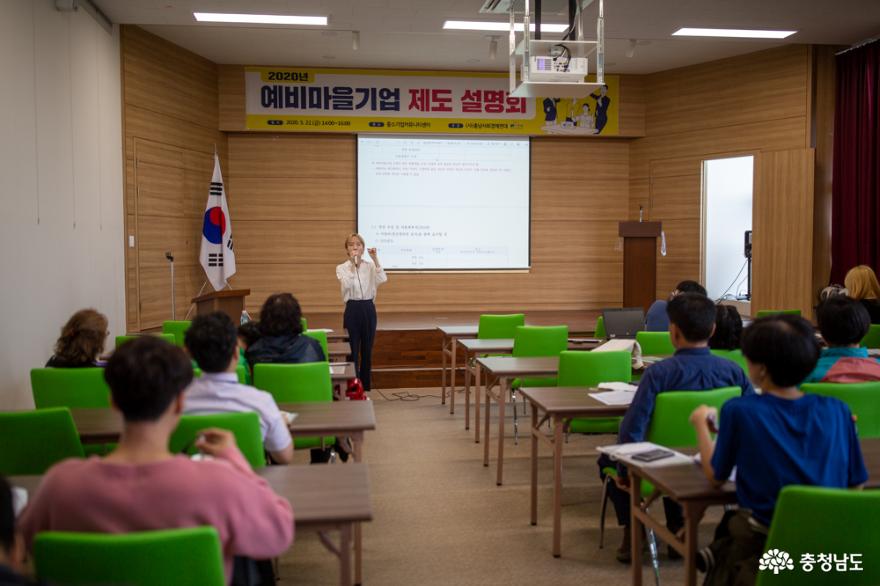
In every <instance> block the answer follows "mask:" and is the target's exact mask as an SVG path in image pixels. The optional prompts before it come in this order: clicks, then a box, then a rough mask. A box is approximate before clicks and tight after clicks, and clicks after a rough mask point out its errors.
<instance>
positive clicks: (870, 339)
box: [862, 324, 880, 348]
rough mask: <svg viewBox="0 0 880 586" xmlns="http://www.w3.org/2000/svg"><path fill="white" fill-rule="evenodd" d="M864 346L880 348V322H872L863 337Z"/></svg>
mask: <svg viewBox="0 0 880 586" xmlns="http://www.w3.org/2000/svg"><path fill="white" fill-rule="evenodd" d="M862 346H865V347H866V348H880V324H871V327H870V328H868V333H867V334H865V337H864V338H862Z"/></svg>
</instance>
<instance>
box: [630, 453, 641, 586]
mask: <svg viewBox="0 0 880 586" xmlns="http://www.w3.org/2000/svg"><path fill="white" fill-rule="evenodd" d="M629 479H630V482H629V506H630V507H631V508H630V518H629V530H630V531H631V532H632V539H631V541H632V584H633V586H642V522H641V521H639V519H638V518H637V517H636V513H635V512H636V511H637V510H638V509H639V507H640V506H641V504H642V503H641V495H642V479H641V478H640V477H639V476H638V474H636V473H635V472H634V471H633V470H632V469H630V470H629Z"/></svg>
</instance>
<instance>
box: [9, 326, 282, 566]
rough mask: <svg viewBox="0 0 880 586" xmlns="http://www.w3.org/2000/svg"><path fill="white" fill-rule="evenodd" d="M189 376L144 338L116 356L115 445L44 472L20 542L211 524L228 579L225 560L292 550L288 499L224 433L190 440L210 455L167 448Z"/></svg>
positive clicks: (171, 350) (176, 358) (111, 375)
mask: <svg viewBox="0 0 880 586" xmlns="http://www.w3.org/2000/svg"><path fill="white" fill-rule="evenodd" d="M192 376H193V375H192V367H191V366H190V362H189V360H188V359H187V357H186V355H185V354H184V352H183V350H181V349H180V348H177V347H175V346H173V345H171V344H169V343H167V342H164V341H162V340H160V339H158V338H154V337H152V336H143V337H140V338H138V339H136V340H134V341H132V342H129V343H127V344H125V345H123V346H121V347H120V348H119V349H117V350H116V352H114V354H113V356H112V357H111V358H110V361H109V362H108V364H107V368H106V371H105V378H106V379H107V383H108V385H109V386H110V390H111V394H112V400H113V405H114V407H115V408H116V409H118V410H119V411H121V412H122V417H123V420H124V425H123V430H122V435H121V437H120V440H119V445H118V447H117V448H116V449H115V450H114V451H113V452H111V453H110V454H109V455H108V456H107V457H105V458H103V459H101V458H98V457H92V458H89V459H87V460H65V461H63V462H61V463H59V464H57V465H55V466H53V467H52V468H51V469H50V470H49V471H48V472H47V473H46V476H45V477H44V478H43V480H42V483H41V484H40V487H39V489H38V490H37V491H36V493H35V494H34V495H32V497H31V500H30V503H29V504H28V506H27V508H26V509H25V510H24V512H23V513H22V517H21V532H22V535H23V536H24V539H25V543H26V544H27V546H28V547H31V546H32V544H33V540H34V536H35V535H36V534H37V533H38V532H39V531H50V530H57V531H93V532H103V533H127V532H130V531H148V530H155V529H170V528H176V527H195V526H200V525H211V526H213V527H215V528H216V529H217V532H218V533H219V535H220V543H221V545H222V548H223V554H224V557H225V566H226V574H227V577H231V569H232V558H233V556H244V557H249V558H255V559H267V558H272V557H274V556H278V555H280V554H281V553H283V552H284V551H285V550H287V548H288V547H290V544H291V542H292V541H293V511H292V510H291V507H290V503H289V502H287V500H285V499H284V498H282V497H280V496H278V495H276V494H275V493H274V492H273V491H272V489H271V488H270V487H269V485H268V484H267V483H266V481H265V480H263V479H261V478H260V477H259V476H257V475H256V474H255V473H254V472H253V470H251V467H250V466H249V465H248V463H247V461H246V460H245V459H244V456H242V454H241V452H240V451H239V450H238V448H237V447H236V445H235V437H234V436H233V435H232V433H230V432H228V431H225V430H220V429H206V430H203V431H202V432H201V436H200V439H199V441H198V442H197V444H196V445H197V447H198V449H199V450H200V451H201V452H202V453H204V454H207V455H210V456H211V457H212V459H206V460H203V461H198V462H196V461H193V460H191V459H190V458H189V457H187V456H184V455H174V454H171V453H169V451H168V440H169V437H170V436H171V433H172V432H173V431H174V429H175V428H176V427H177V423H178V421H179V419H180V414H181V413H182V412H183V403H184V401H183V390H184V389H185V388H186V387H187V385H189V383H190V382H191V381H192ZM160 562H161V560H157V563H160Z"/></svg>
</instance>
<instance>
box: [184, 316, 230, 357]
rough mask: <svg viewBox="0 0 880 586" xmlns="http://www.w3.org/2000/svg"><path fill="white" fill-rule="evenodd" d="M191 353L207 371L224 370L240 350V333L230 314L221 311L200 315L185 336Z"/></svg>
mask: <svg viewBox="0 0 880 586" xmlns="http://www.w3.org/2000/svg"><path fill="white" fill-rule="evenodd" d="M184 343H185V344H186V349H187V350H189V355H190V356H192V358H193V360H195V361H196V363H197V364H198V365H199V368H201V369H202V370H204V371H205V372H224V371H225V370H226V369H227V368H228V367H229V361H230V360H232V356H233V355H234V354H235V353H236V352H238V335H237V332H236V331H235V325H234V324H233V323H232V320H231V319H229V316H228V315H226V314H225V313H223V312H221V311H215V312H213V313H209V314H207V315H200V316H198V317H196V318H195V319H194V320H193V321H192V325H190V327H189V329H188V330H187V331H186V335H185V336H184Z"/></svg>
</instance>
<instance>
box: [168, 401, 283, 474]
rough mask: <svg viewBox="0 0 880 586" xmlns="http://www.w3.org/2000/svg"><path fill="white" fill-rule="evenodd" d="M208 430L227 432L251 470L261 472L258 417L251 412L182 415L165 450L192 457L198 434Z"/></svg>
mask: <svg viewBox="0 0 880 586" xmlns="http://www.w3.org/2000/svg"><path fill="white" fill-rule="evenodd" d="M208 427H219V428H220V429H227V430H229V431H231V432H232V433H233V434H234V435H235V443H236V444H238V449H239V450H241V453H242V454H243V455H244V457H245V459H246V460H247V461H248V463H249V464H250V465H251V468H262V467H263V466H265V465H266V454H265V451H264V450H263V434H262V432H261V431H260V416H259V415H257V414H256V413H255V412H253V411H245V412H241V413H211V414H208V415H182V416H181V417H180V422H179V423H178V424H177V429H175V430H174V433H172V434H171V439H170V440H168V449H169V450H170V451H171V453H173V454H182V453H187V454H195V453H196V452H198V450H197V449H196V447H195V441H196V439H197V437H198V434H199V432H200V431H202V430H203V429H206V428H208Z"/></svg>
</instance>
